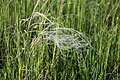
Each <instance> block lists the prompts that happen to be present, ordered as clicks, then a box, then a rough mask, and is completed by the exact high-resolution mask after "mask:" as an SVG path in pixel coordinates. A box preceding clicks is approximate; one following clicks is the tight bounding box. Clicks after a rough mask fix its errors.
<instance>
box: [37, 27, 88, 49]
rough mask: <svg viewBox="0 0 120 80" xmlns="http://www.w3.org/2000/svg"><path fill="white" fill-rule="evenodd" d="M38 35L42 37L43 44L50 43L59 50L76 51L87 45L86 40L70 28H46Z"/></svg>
mask: <svg viewBox="0 0 120 80" xmlns="http://www.w3.org/2000/svg"><path fill="white" fill-rule="evenodd" d="M39 35H42V36H43V38H42V40H43V42H45V43H46V44H51V43H50V42H48V40H49V41H52V42H54V43H55V44H56V46H57V47H58V48H59V49H60V50H67V51H70V49H76V50H78V49H80V48H84V47H87V46H88V45H89V40H88V38H87V37H86V36H85V35H84V34H83V33H81V32H78V31H76V30H74V29H72V28H49V29H48V28H46V29H44V30H43V31H42V32H41V33H40V34H39Z"/></svg>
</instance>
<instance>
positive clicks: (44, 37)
mask: <svg viewBox="0 0 120 80" xmlns="http://www.w3.org/2000/svg"><path fill="white" fill-rule="evenodd" d="M32 16H33V19H34V18H35V17H39V16H40V17H42V18H44V19H46V20H47V21H48V22H49V23H47V24H48V26H47V27H46V28H45V29H43V30H42V31H41V32H40V33H39V34H38V37H37V38H35V39H33V41H32V44H31V47H34V46H35V45H38V43H42V42H44V43H45V44H53V43H55V44H56V46H57V47H58V49H59V50H60V51H62V50H66V51H68V52H70V51H71V49H75V50H76V52H78V51H80V50H79V49H81V48H85V47H88V45H90V41H89V40H88V38H87V37H86V36H85V35H84V34H83V33H82V32H79V31H77V30H75V29H72V28H65V27H59V28H55V27H53V26H55V25H56V24H58V23H56V22H52V21H51V20H50V19H48V18H47V17H46V16H45V15H44V14H42V13H39V12H35V13H33V15H32ZM34 24H36V23H33V24H31V27H32V26H33V25H34ZM39 24H42V22H40V23H39Z"/></svg>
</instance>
